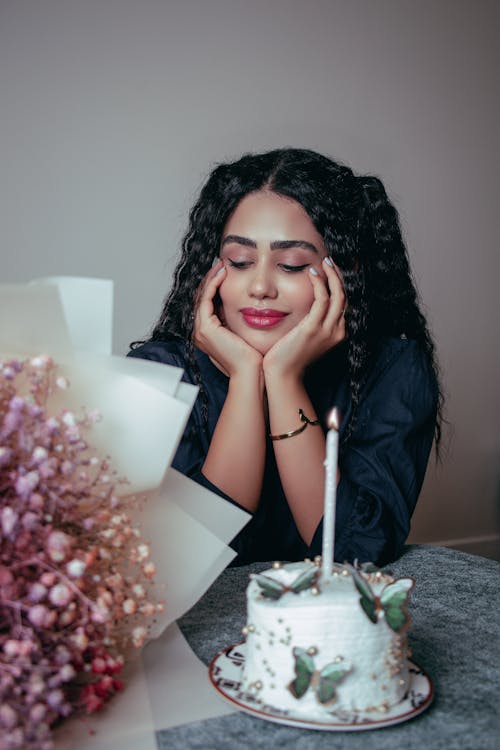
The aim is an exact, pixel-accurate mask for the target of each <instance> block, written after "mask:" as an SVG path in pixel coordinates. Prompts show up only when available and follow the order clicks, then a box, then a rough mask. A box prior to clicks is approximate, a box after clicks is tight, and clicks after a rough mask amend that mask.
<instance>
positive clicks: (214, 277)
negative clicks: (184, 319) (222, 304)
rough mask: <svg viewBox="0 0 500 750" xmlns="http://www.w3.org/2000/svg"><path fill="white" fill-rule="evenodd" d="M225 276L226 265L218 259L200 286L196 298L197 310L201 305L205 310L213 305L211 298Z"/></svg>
mask: <svg viewBox="0 0 500 750" xmlns="http://www.w3.org/2000/svg"><path fill="white" fill-rule="evenodd" d="M225 277H226V267H225V266H224V265H223V264H222V261H220V262H219V263H217V265H216V266H214V267H213V268H212V269H211V270H210V271H209V272H208V274H207V276H206V278H205V281H204V283H203V284H202V286H201V287H200V293H199V296H198V300H197V303H198V304H197V309H198V310H199V309H200V308H201V307H203V308H204V309H205V310H207V309H209V308H210V306H211V305H212V307H213V299H214V297H215V295H216V293H217V289H218V288H219V287H220V285H221V284H222V282H223V281H224V279H225Z"/></svg>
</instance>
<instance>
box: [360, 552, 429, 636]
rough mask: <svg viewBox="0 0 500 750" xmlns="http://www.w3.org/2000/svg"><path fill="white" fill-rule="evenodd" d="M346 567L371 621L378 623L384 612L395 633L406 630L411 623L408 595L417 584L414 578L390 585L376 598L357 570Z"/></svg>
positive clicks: (401, 579) (399, 580) (403, 579)
mask: <svg viewBox="0 0 500 750" xmlns="http://www.w3.org/2000/svg"><path fill="white" fill-rule="evenodd" d="M346 567H347V568H348V569H349V570H350V572H351V574H352V577H353V580H354V585H355V586H356V588H357V589H358V591H359V593H360V594H361V597H360V600H359V601H360V604H361V606H362V607H363V610H364V611H365V613H366V615H367V616H368V617H369V619H370V620H371V621H372V622H373V623H377V622H378V619H379V615H380V613H381V612H383V613H384V616H385V621H386V622H387V624H388V625H389V627H390V628H392V630H394V632H395V633H400V632H401V631H402V630H404V629H405V628H406V627H407V625H408V623H409V621H410V617H409V614H408V610H407V606H408V593H409V591H410V590H411V589H412V588H413V586H414V583H415V581H414V580H413V578H399V579H398V580H397V581H394V583H388V584H387V586H384V588H383V589H382V593H381V594H380V596H376V595H375V594H374V593H373V591H372V588H371V586H370V584H369V583H368V582H367V581H365V579H364V578H363V576H362V575H361V574H360V573H359V572H358V571H357V570H356V568H353V567H352V565H346Z"/></svg>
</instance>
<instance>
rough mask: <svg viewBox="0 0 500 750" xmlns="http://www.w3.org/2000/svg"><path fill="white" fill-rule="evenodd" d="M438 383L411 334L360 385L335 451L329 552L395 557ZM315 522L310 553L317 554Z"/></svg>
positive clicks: (430, 431)
mask: <svg viewBox="0 0 500 750" xmlns="http://www.w3.org/2000/svg"><path fill="white" fill-rule="evenodd" d="M437 398H438V388H437V382H436V379H435V376H434V374H433V372H432V369H431V367H430V365H429V363H428V361H427V358H426V356H425V354H424V353H423V352H422V351H421V349H420V348H419V346H418V345H417V343H416V342H414V341H408V340H406V339H401V340H400V339H398V340H394V343H393V345H392V346H391V347H390V349H389V351H384V352H383V355H382V356H381V357H379V360H377V362H376V364H375V366H374V368H373V371H372V375H371V377H370V378H369V379H368V381H367V384H366V386H365V388H364V391H363V395H362V399H361V402H360V406H359V410H358V417H357V420H356V423H355V426H354V431H353V434H352V435H351V437H350V439H349V440H348V443H347V445H346V446H345V447H344V448H343V449H342V448H341V450H340V454H339V468H340V476H341V478H340V482H339V484H338V487H337V509H336V533H335V559H336V561H338V562H344V561H350V562H352V561H353V560H355V559H357V560H358V561H359V562H366V561H371V562H373V563H375V564H378V565H383V564H386V563H388V562H390V561H392V560H395V559H396V558H397V557H399V555H400V554H401V552H402V548H403V545H404V543H405V541H406V538H407V536H408V533H409V531H410V519H411V515H412V513H413V510H414V508H415V505H416V502H417V499H418V495H419V492H420V489H421V487H422V483H423V480H424V476H425V471H426V467H427V462H428V459H429V453H430V450H431V446H432V442H433V437H434V426H435V419H436V409H437ZM322 537H323V523H322V521H321V522H320V524H319V526H318V528H317V530H316V532H315V535H314V538H313V540H312V543H311V546H310V548H309V550H308V553H309V555H311V556H314V555H317V554H321V547H322Z"/></svg>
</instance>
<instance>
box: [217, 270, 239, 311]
mask: <svg viewBox="0 0 500 750" xmlns="http://www.w3.org/2000/svg"><path fill="white" fill-rule="evenodd" d="M218 296H219V300H220V304H221V307H222V309H223V312H225V313H226V314H227V313H229V314H231V311H232V309H233V308H234V307H235V306H237V305H238V299H239V297H240V295H239V294H238V290H237V288H236V285H235V284H234V282H233V281H232V280H231V279H225V281H223V282H222V284H221V285H220V287H219V293H218Z"/></svg>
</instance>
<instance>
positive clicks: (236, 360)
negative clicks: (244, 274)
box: [193, 260, 262, 377]
mask: <svg viewBox="0 0 500 750" xmlns="http://www.w3.org/2000/svg"><path fill="white" fill-rule="evenodd" d="M226 273H227V272H226V268H225V266H224V264H223V263H222V261H221V260H219V261H218V262H217V264H216V265H215V266H214V267H213V268H212V269H211V270H210V271H209V272H208V274H207V275H206V277H205V280H204V281H203V283H202V285H201V286H200V289H199V292H198V295H197V301H196V309H195V316H194V326H193V341H194V343H195V344H196V346H197V347H198V348H199V349H201V350H202V351H203V352H205V354H208V356H209V357H210V358H211V359H212V360H213V361H214V362H215V364H216V365H217V366H218V367H219V368H220V369H221V370H222V371H223V372H225V373H226V375H228V376H229V377H233V376H234V375H237V374H239V373H244V374H247V373H248V372H249V371H251V370H253V369H254V368H255V369H257V370H258V371H259V372H260V371H261V368H262V355H261V354H260V352H258V351H257V350H256V349H253V348H252V347H251V346H249V344H247V343H246V342H245V341H243V339H241V338H240V337H239V336H237V335H236V334H235V333H232V331H229V330H228V329H227V328H225V326H224V325H223V323H222V321H221V319H220V317H219V316H218V314H217V310H216V308H215V304H214V300H215V296H216V294H217V290H218V289H219V287H220V285H221V284H222V282H223V281H224V279H225V278H226Z"/></svg>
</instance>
